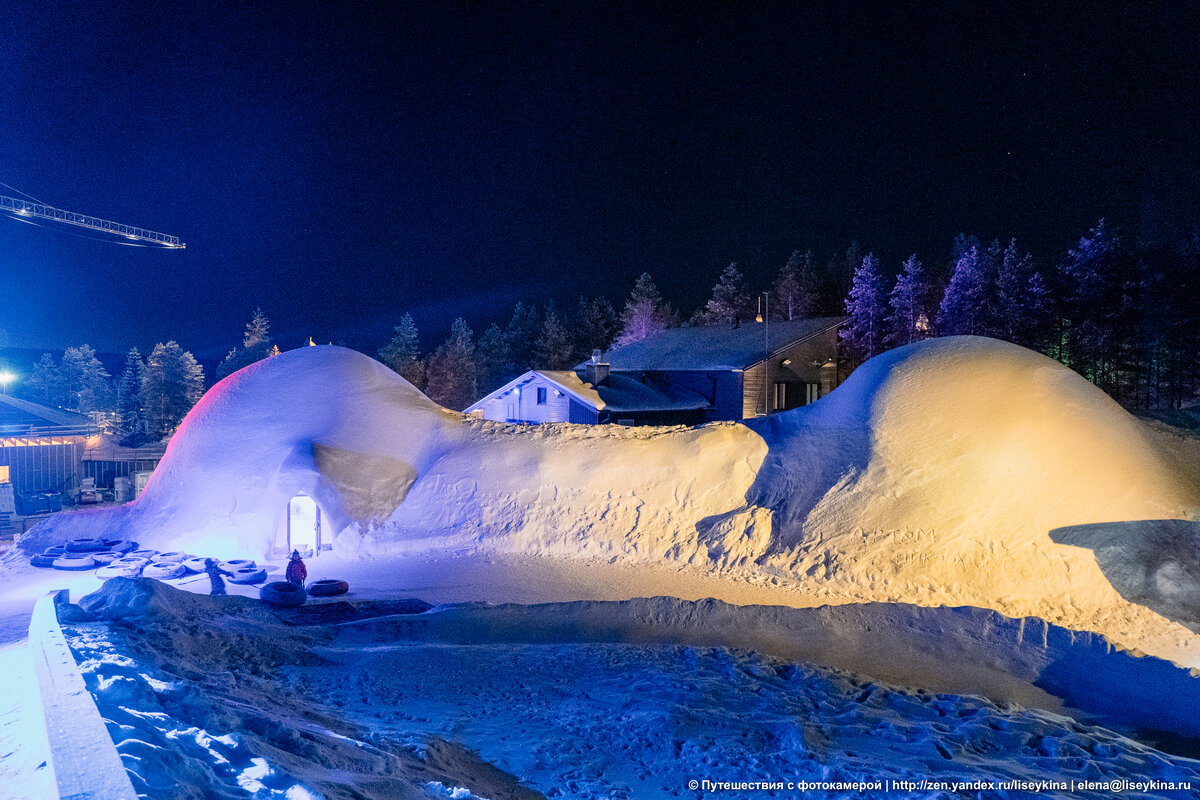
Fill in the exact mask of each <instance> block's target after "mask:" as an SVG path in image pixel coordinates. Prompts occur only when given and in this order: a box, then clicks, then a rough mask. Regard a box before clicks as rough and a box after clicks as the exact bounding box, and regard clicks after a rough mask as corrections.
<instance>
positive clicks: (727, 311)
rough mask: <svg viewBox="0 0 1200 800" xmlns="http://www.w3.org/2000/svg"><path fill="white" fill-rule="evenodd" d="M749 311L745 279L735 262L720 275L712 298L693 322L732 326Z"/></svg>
mask: <svg viewBox="0 0 1200 800" xmlns="http://www.w3.org/2000/svg"><path fill="white" fill-rule="evenodd" d="M749 310H750V294H749V292H747V291H746V278H745V276H744V275H742V271H741V270H740V269H738V265H737V262H736V261H735V262H733V263H732V264H730V265H729V266H728V267H726V268H725V269H724V271H723V272H722V273H721V277H720V278H719V279H718V280H717V283H716V285H715V286H713V293H712V297H711V298H709V301H708V302H707V303H705V305H704V310H703V311H701V312H699V313H698V314H697V315H696V317H695V318H694V321H695V322H697V323H699V324H701V325H733V324H734V323H736V322H738V321H739V320H742V319H744V318H745V317H746V316H747V314H748V312H749Z"/></svg>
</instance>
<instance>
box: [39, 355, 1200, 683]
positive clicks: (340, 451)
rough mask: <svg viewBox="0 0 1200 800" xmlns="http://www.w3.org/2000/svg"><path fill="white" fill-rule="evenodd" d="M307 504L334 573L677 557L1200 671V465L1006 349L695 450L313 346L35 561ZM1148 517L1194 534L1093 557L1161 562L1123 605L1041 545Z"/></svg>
mask: <svg viewBox="0 0 1200 800" xmlns="http://www.w3.org/2000/svg"><path fill="white" fill-rule="evenodd" d="M298 493H305V494H308V495H310V496H312V497H314V498H315V499H316V500H317V501H318V503H319V504H320V506H321V508H322V510H323V511H324V513H325V515H326V518H327V519H328V520H331V521H332V522H333V524H334V527H335V528H336V529H338V530H339V531H340V533H339V534H338V537H337V539H336V542H335V548H336V549H338V550H339V551H341V552H342V553H346V554H350V553H362V554H386V553H398V552H408V553H412V552H423V551H447V550H460V551H461V550H486V551H493V552H509V553H528V554H538V555H561V556H569V557H580V556H582V557H591V556H600V557H604V558H606V559H619V560H622V561H630V562H660V563H661V562H663V561H673V562H676V563H680V564H687V565H692V566H695V567H699V568H701V569H704V570H709V571H711V570H714V569H718V570H725V571H728V572H729V573H730V574H731V575H737V576H739V577H743V578H749V579H750V580H755V581H778V582H780V583H781V584H786V585H789V586H792V587H795V586H800V587H801V588H802V589H803V590H804V591H805V592H807V593H808V594H809V595H810V596H812V597H814V598H817V599H825V600H829V601H831V602H849V601H856V600H857V601H887V602H910V603H916V604H919V605H943V604H947V605H973V606H980V607H985V608H991V609H995V610H997V611H1000V612H1002V613H1004V614H1007V615H1009V616H1014V617H1022V616H1038V617H1042V618H1044V619H1048V620H1051V621H1054V622H1057V623H1059V624H1062V625H1065V626H1067V627H1072V628H1082V629H1088V630H1096V631H1099V632H1103V633H1106V634H1107V635H1109V636H1110V638H1112V639H1113V640H1114V641H1117V642H1119V643H1121V644H1122V645H1124V646H1128V647H1135V648H1139V649H1141V650H1144V651H1146V652H1151V653H1156V654H1159V655H1164V656H1167V657H1170V658H1173V659H1175V660H1177V661H1180V662H1181V663H1186V664H1188V665H1191V666H1200V644H1198V639H1197V637H1196V636H1195V635H1193V634H1192V633H1191V631H1189V630H1188V629H1187V627H1185V625H1190V626H1193V628H1195V629H1200V621H1198V619H1197V617H1198V616H1200V580H1198V579H1197V575H1198V574H1200V572H1198V571H1197V565H1196V564H1195V563H1194V561H1195V554H1196V548H1195V547H1194V546H1192V545H1191V544H1188V542H1192V541H1194V537H1195V536H1196V533H1195V526H1193V525H1192V524H1191V523H1190V522H1187V521H1188V520H1191V519H1192V517H1193V516H1194V514H1195V512H1196V509H1197V507H1198V506H1200V489H1198V487H1197V482H1196V475H1195V471H1194V469H1193V466H1192V465H1191V464H1190V463H1189V464H1185V463H1183V462H1182V461H1181V460H1180V458H1179V457H1178V456H1177V455H1176V454H1175V452H1174V451H1173V450H1172V449H1171V448H1170V447H1168V446H1167V443H1165V442H1164V441H1163V440H1162V439H1161V437H1160V435H1159V434H1156V433H1155V432H1154V431H1152V430H1151V429H1149V428H1147V427H1146V426H1144V425H1143V424H1142V423H1140V422H1138V421H1137V420H1136V419H1134V418H1133V417H1132V416H1130V415H1129V414H1127V413H1126V412H1125V411H1124V410H1122V409H1121V408H1120V407H1119V406H1118V405H1117V404H1116V403H1114V402H1113V401H1112V400H1110V399H1109V398H1108V397H1107V396H1106V395H1104V394H1103V393H1102V392H1101V391H1100V390H1098V389H1096V388H1095V387H1094V386H1092V385H1091V384H1089V383H1087V382H1086V381H1085V380H1083V379H1082V378H1081V377H1079V376H1078V375H1076V374H1075V373H1073V372H1071V371H1070V370H1067V369H1066V368H1064V367H1062V366H1061V365H1059V364H1057V363H1055V362H1054V361H1052V360H1050V359H1048V358H1045V357H1043V356H1041V355H1039V354H1037V353H1034V352H1032V351H1028V350H1025V349H1023V348H1020V347H1017V346H1014V345H1010V344H1005V343H1002V342H998V341H993V340H987V339H979V338H973V337H954V338H946V339H937V340H931V341H928V342H922V343H919V344H916V345H911V346H908V347H904V348H900V349H897V350H894V351H891V352H889V353H886V354H884V355H882V356H880V357H878V358H876V359H873V360H872V361H870V362H868V363H867V364H865V365H864V366H863V367H861V368H860V369H859V370H858V371H856V372H855V373H854V374H853V375H852V376H851V377H850V379H849V380H848V381H847V382H846V383H845V384H844V385H843V386H841V387H840V388H839V389H838V390H837V391H835V392H833V393H832V394H830V395H829V396H828V397H826V398H824V399H822V400H820V401H819V402H818V403H816V404H814V405H812V406H808V407H805V408H801V409H796V410H794V411H790V412H787V413H783V414H778V415H775V416H773V417H770V418H768V419H765V420H759V421H755V422H752V423H750V424H747V425H743V424H740V423H719V424H713V425H707V426H703V427H700V428H693V429H685V428H665V429H648V428H622V427H619V426H579V425H566V424H556V425H542V426H513V425H504V424H499V423H492V422H486V421H483V420H478V419H475V418H471V417H464V416H462V415H460V414H457V413H454V412H450V411H447V410H445V409H442V408H440V407H439V406H437V405H435V404H433V403H432V402H431V401H429V400H428V399H427V398H425V397H424V396H423V395H421V394H420V393H419V392H418V391H417V390H415V389H414V388H413V387H412V386H410V385H409V384H408V383H406V382H405V381H404V380H403V379H401V378H399V377H398V376H396V375H395V374H393V373H391V372H390V371H389V370H387V369H386V368H384V367H383V366H382V365H380V364H378V363H376V362H374V361H372V360H371V359H369V358H367V357H366V356H363V355H361V354H358V353H355V352H353V351H350V350H345V349H341V348H336V347H310V348H301V349H299V350H294V351H291V352H288V353H285V354H283V355H280V356H277V357H274V358H271V359H267V360H265V361H262V362H259V363H258V364H255V365H253V366H251V367H248V368H246V369H244V370H242V371H240V372H238V373H236V374H235V375H233V376H230V377H229V378H227V379H226V380H224V381H222V382H221V383H219V384H217V386H215V387H214V388H213V389H212V390H211V391H210V392H209V393H208V394H207V395H206V396H205V398H204V400H203V401H202V402H201V403H200V404H199V405H198V406H197V407H196V408H195V409H194V410H193V411H192V413H191V414H190V415H189V416H188V418H187V419H186V420H185V421H184V424H183V426H182V427H181V428H180V430H179V432H178V433H177V434H176V435H175V437H174V438H173V439H172V442H171V445H170V447H169V448H168V450H167V454H166V456H165V457H164V459H163V462H162V464H161V465H160V466H159V469H158V470H157V471H156V473H155V475H154V478H153V479H152V481H151V483H150V485H149V486H148V487H147V489H146V491H145V493H144V494H143V496H142V497H141V499H139V500H138V501H137V502H135V503H133V504H130V505H128V506H125V507H123V508H119V509H113V510H101V511H97V512H94V513H79V514H71V515H60V516H58V517H55V518H53V519H51V520H49V521H48V522H47V523H45V524H44V525H43V526H41V527H39V528H37V529H35V530H34V531H33V532H32V533H31V534H30V536H29V538H28V542H27V543H26V545H25V546H26V549H27V550H28V549H32V548H36V547H40V546H42V545H44V544H46V543H48V542H50V541H57V540H61V539H65V538H69V537H72V536H96V535H113V536H119V537H121V538H135V539H137V540H138V541H140V542H142V543H143V545H144V546H152V547H155V548H160V549H167V548H171V549H186V550H192V551H205V552H214V553H216V554H218V555H222V556H225V557H229V556H232V555H235V554H246V555H252V556H259V557H261V556H262V555H264V554H265V553H266V552H267V551H268V550H269V549H270V548H271V546H272V542H273V540H274V537H275V534H276V530H277V526H278V521H279V518H280V514H281V513H282V511H283V509H284V507H285V506H286V504H287V502H288V500H289V499H290V498H291V497H293V496H294V495H296V494H298ZM1152 520H1176V521H1181V522H1176V523H1171V525H1169V526H1162V525H1158V524H1156V523H1152V522H1148V523H1146V524H1148V525H1150V526H1151V527H1152V528H1154V530H1155V531H1156V532H1157V533H1156V534H1155V537H1154V538H1153V539H1152V540H1151V541H1152V543H1153V544H1152V547H1153V549H1154V551H1155V552H1154V553H1153V554H1151V555H1150V556H1147V554H1146V553H1145V552H1141V550H1144V549H1145V542H1144V537H1142V538H1139V537H1129V536H1125V537H1124V538H1122V537H1112V536H1109V537H1104V538H1103V542H1104V543H1105V547H1106V548H1107V550H1106V554H1105V558H1106V560H1108V561H1111V560H1112V557H1113V553H1112V551H1111V550H1112V546H1113V545H1112V542H1122V541H1124V542H1126V543H1127V546H1128V547H1130V548H1132V547H1133V546H1134V544H1137V546H1138V547H1139V548H1141V550H1140V551H1139V556H1138V558H1139V563H1147V564H1151V565H1155V566H1153V574H1151V575H1150V576H1149V577H1145V576H1143V578H1144V579H1143V580H1141V582H1140V583H1139V586H1140V587H1141V590H1144V591H1143V594H1142V595H1136V596H1135V595H1132V594H1130V593H1129V592H1126V595H1128V599H1127V598H1126V597H1122V594H1121V593H1120V592H1118V591H1117V590H1116V589H1114V588H1113V584H1112V582H1110V580H1109V578H1108V577H1106V574H1105V570H1104V569H1102V568H1101V565H1100V564H1099V563H1098V562H1097V555H1096V553H1095V552H1093V549H1092V548H1090V547H1089V546H1088V545H1087V543H1086V542H1085V541H1083V540H1082V539H1081V538H1080V536H1073V537H1064V536H1062V535H1059V536H1058V537H1057V539H1056V538H1055V536H1052V532H1053V531H1061V530H1062V529H1065V528H1073V526H1082V525H1111V524H1121V525H1123V524H1126V523H1129V522H1134V521H1152ZM1131 540H1133V541H1132V543H1130V542H1131ZM1098 541H1099V540H1098ZM1118 546H1119V545H1118ZM1130 552H1132V550H1131V551H1130ZM1118 560H1119V559H1118ZM1109 571H1110V572H1111V570H1109ZM1147 592H1148V593H1149V595H1150V601H1148V600H1147V598H1146V597H1145V596H1144V595H1145V594H1146V593H1147ZM1164 594H1169V595H1170V601H1169V602H1164V603H1157V602H1153V601H1154V598H1155V597H1158V596H1160V595H1164ZM1147 606H1154V607H1155V608H1157V611H1152V610H1150V608H1148V607H1147ZM1164 614H1166V615H1170V616H1171V617H1172V618H1173V619H1174V621H1170V620H1168V619H1167V618H1166V617H1165V616H1164ZM1181 623H1182V624H1181Z"/></svg>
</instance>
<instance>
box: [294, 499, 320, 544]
mask: <svg viewBox="0 0 1200 800" xmlns="http://www.w3.org/2000/svg"><path fill="white" fill-rule="evenodd" d="M287 533H288V545H287V546H288V553H291V552H292V551H293V550H299V551H300V555H301V556H303V557H304V558H310V557H312V556H315V555H316V554H317V553H319V552H320V550H321V509H320V508H318V507H317V502H316V501H315V500H313V499H312V498H311V497H309V496H307V495H303V494H298V495H296V496H295V497H293V498H292V499H291V500H290V501H288V519H287Z"/></svg>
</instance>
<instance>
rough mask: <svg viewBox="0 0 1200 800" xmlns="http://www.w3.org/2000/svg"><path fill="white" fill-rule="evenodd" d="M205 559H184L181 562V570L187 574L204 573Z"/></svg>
mask: <svg viewBox="0 0 1200 800" xmlns="http://www.w3.org/2000/svg"><path fill="white" fill-rule="evenodd" d="M205 561H208V559H207V558H185V559H184V560H183V568H184V569H186V570H187V571H188V572H204V562H205Z"/></svg>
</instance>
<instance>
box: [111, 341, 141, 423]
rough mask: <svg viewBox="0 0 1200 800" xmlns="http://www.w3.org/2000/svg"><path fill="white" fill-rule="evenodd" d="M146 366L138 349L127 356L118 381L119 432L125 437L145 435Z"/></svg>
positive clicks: (133, 349) (133, 348)
mask: <svg viewBox="0 0 1200 800" xmlns="http://www.w3.org/2000/svg"><path fill="white" fill-rule="evenodd" d="M145 369H146V364H145V362H144V361H142V354H141V352H140V351H139V350H138V349H137V348H136V347H131V348H130V349H129V352H128V353H127V354H126V355H125V370H124V371H123V372H122V373H121V378H120V380H119V381H117V417H118V420H117V430H118V431H119V432H120V434H121V436H123V437H130V436H137V435H139V434H141V433H144V427H143V421H142V373H143V372H144V371H145Z"/></svg>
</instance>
